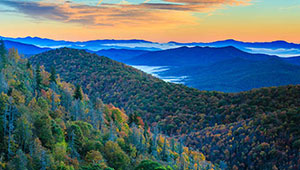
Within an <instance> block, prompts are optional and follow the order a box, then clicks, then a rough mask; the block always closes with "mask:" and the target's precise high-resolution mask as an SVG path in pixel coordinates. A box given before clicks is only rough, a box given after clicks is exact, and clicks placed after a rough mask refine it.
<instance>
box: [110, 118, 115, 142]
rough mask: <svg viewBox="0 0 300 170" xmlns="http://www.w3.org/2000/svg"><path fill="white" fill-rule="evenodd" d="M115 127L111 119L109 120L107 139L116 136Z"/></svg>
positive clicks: (112, 138) (112, 139)
mask: <svg viewBox="0 0 300 170" xmlns="http://www.w3.org/2000/svg"><path fill="white" fill-rule="evenodd" d="M114 131H115V127H114V125H113V121H110V129H109V141H114V140H115V138H116V136H115V132H114Z"/></svg>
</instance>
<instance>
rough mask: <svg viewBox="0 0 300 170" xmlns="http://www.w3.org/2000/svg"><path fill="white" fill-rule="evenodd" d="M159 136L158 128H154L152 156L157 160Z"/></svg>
mask: <svg viewBox="0 0 300 170" xmlns="http://www.w3.org/2000/svg"><path fill="white" fill-rule="evenodd" d="M157 135H158V128H157V127H155V128H154V133H153V136H152V142H151V154H152V156H154V157H155V158H157Z"/></svg>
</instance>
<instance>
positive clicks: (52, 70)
mask: <svg viewBox="0 0 300 170" xmlns="http://www.w3.org/2000/svg"><path fill="white" fill-rule="evenodd" d="M49 80H50V82H51V83H52V82H53V83H55V84H56V83H57V82H56V69H55V67H54V66H52V67H51V72H50V77H49Z"/></svg>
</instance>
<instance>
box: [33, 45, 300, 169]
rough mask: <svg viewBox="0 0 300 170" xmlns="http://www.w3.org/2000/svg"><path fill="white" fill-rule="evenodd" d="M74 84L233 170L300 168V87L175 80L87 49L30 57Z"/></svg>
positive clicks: (58, 50) (34, 61)
mask: <svg viewBox="0 0 300 170" xmlns="http://www.w3.org/2000/svg"><path fill="white" fill-rule="evenodd" d="M30 60H31V61H32V63H34V64H38V63H40V64H42V65H44V66H45V68H46V69H48V70H50V68H51V67H55V68H56V70H57V72H58V73H59V75H60V76H61V77H62V78H63V79H64V80H66V81H67V82H71V83H75V84H80V85H81V86H82V88H83V90H84V91H85V92H86V93H87V94H89V95H90V96H93V97H99V98H101V99H102V100H103V101H104V102H105V103H111V104H113V105H115V106H117V107H120V108H122V109H124V110H125V111H126V113H127V114H133V115H138V116H141V117H142V118H143V119H144V120H147V123H149V124H150V125H152V126H158V127H159V128H160V129H162V131H163V133H165V134H168V135H175V136H176V137H177V139H179V138H180V139H182V140H183V142H184V143H185V144H186V145H188V146H190V147H193V148H194V149H199V150H200V151H201V152H203V153H205V154H206V155H207V157H208V160H211V161H214V162H216V163H218V164H219V165H227V167H229V169H299V166H300V158H299V146H300V145H299V143H300V142H299V140H300V131H299V128H297V125H298V124H299V116H300V110H299V107H300V86H299V85H289V86H281V87H269V88H261V89H254V90H251V91H247V92H241V93H220V92H208V91H199V90H196V89H193V88H188V87H186V86H184V85H179V84H173V83H167V82H164V81H162V80H159V79H157V78H155V77H153V76H151V75H148V74H146V73H143V72H141V71H138V70H136V69H134V68H132V67H130V66H126V65H125V64H122V63H118V62H116V61H113V60H110V59H108V58H106V57H101V56H97V55H95V54H90V53H87V52H85V51H84V50H75V49H68V48H62V49H56V50H52V51H49V52H46V53H42V54H39V55H36V56H34V57H32V58H31V59H30Z"/></svg>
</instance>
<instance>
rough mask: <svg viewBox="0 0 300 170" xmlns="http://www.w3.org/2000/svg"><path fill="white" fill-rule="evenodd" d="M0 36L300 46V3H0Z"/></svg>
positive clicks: (43, 0)
mask: <svg viewBox="0 0 300 170" xmlns="http://www.w3.org/2000/svg"><path fill="white" fill-rule="evenodd" d="M0 36H6V37H26V36H37V37H43V38H51V39H56V40H71V41H86V40H94V39H144V40H149V41H156V42H168V41H177V42H212V41H217V40H224V39H236V40H241V41H247V42H266V41H275V40H285V41H288V42H294V43H300V0H100V1H99V0H0Z"/></svg>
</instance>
